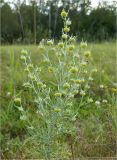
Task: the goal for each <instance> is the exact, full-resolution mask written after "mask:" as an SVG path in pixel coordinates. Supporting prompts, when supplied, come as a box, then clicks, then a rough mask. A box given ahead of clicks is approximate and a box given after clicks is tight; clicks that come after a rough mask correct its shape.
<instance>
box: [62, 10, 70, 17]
mask: <svg viewBox="0 0 117 160" xmlns="http://www.w3.org/2000/svg"><path fill="white" fill-rule="evenodd" d="M67 16H68V13H67V12H66V11H65V10H64V9H63V10H62V12H61V17H62V18H66V17H67Z"/></svg>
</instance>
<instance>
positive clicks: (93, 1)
mask: <svg viewBox="0 0 117 160" xmlns="http://www.w3.org/2000/svg"><path fill="white" fill-rule="evenodd" d="M5 1H6V2H13V1H15V0H5ZM20 1H22V0H20ZM26 1H27V2H28V0H26ZM103 1H106V2H109V3H112V2H113V1H114V0H91V5H92V7H96V6H97V5H98V3H99V2H103ZM115 1H116V0H115Z"/></svg>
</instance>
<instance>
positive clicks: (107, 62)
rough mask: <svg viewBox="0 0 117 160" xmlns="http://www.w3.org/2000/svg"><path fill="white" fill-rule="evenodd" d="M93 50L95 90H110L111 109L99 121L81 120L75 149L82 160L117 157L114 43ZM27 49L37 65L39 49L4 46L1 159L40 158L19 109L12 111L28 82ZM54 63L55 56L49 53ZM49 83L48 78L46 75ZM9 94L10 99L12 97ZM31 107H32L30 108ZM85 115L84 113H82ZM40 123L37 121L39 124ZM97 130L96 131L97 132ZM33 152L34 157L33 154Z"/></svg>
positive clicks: (94, 119) (98, 118)
mask: <svg viewBox="0 0 117 160" xmlns="http://www.w3.org/2000/svg"><path fill="white" fill-rule="evenodd" d="M89 48H90V49H91V50H92V57H93V60H92V64H93V65H94V67H96V68H97V69H98V71H99V72H98V73H97V75H96V76H95V81H96V86H95V88H96V89H95V90H96V93H97V96H99V95H98V94H100V93H98V88H99V85H100V84H104V85H106V86H107V88H108V92H109V93H108V96H107V97H108V99H109V102H110V104H111V105H110V106H109V107H108V108H104V109H103V110H102V109H101V110H100V112H101V113H102V114H101V116H100V117H90V118H85V117H87V113H86V111H83V113H81V115H82V116H81V117H79V121H80V124H79V123H78V125H80V129H81V130H80V132H79V134H80V139H79V140H78V144H75V146H77V147H76V148H74V154H75V155H76V156H79V157H114V156H115V152H116V151H115V150H116V142H115V141H116V133H115V131H116V119H115V117H116V111H115V96H114V94H112V91H111V88H115V87H116V85H117V84H116V69H115V66H116V45H115V43H114V42H113V43H110V42H105V43H100V44H93V43H91V44H89ZM22 49H27V50H28V51H29V52H31V55H32V61H33V62H34V64H36V65H38V64H39V63H40V61H41V58H42V54H43V53H42V52H41V51H40V50H39V49H38V47H37V46H33V45H29V46H23V45H19V46H18V45H13V46H1V60H2V61H1V64H0V65H1V66H0V67H1V84H0V86H1V93H2V94H1V97H0V99H1V117H2V118H1V136H0V137H1V145H2V148H1V149H2V157H3V158H7V159H9V158H10V159H13V158H23V157H24V158H30V157H38V155H37V153H35V152H34V150H32V146H33V143H32V141H28V142H26V141H27V139H28V138H29V135H28V134H27V132H26V129H25V123H24V122H21V121H20V120H19V112H18V111H17V110H16V108H13V107H11V106H12V105H11V104H10V103H12V101H11V100H12V99H13V96H14V92H16V94H17V93H19V92H20V90H21V88H22V82H23V81H25V79H26V75H25V73H24V68H23V65H22V64H21V61H20V52H21V50H22ZM50 56H51V57H52V58H53V60H54V53H50ZM43 77H44V78H45V80H46V81H48V78H49V79H51V78H52V77H49V75H47V73H46V74H44V75H43ZM9 92H10V93H11V95H9ZM25 96H26V98H27V99H31V97H30V93H28V94H25ZM28 107H31V105H30V104H28ZM81 112H82V111H81ZM36 123H38V121H37V122H36ZM95 127H97V130H95V129H96V128H95ZM31 151H33V154H32V152H31Z"/></svg>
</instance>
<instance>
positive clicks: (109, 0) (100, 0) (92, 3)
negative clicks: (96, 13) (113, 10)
mask: <svg viewBox="0 0 117 160" xmlns="http://www.w3.org/2000/svg"><path fill="white" fill-rule="evenodd" d="M105 1H106V2H109V3H112V2H113V0H105ZM99 2H103V0H91V5H92V7H96V6H97V5H98V3H99Z"/></svg>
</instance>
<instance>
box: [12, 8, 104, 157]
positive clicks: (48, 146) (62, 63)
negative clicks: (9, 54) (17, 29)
mask: <svg viewBox="0 0 117 160" xmlns="http://www.w3.org/2000/svg"><path fill="white" fill-rule="evenodd" d="M61 17H62V19H63V22H64V28H63V30H62V37H61V40H60V42H59V43H58V44H57V45H54V40H48V41H47V46H45V45H44V44H43V43H40V45H39V50H43V59H42V61H40V65H39V66H34V65H33V63H32V62H31V56H30V54H29V53H28V52H27V51H26V50H22V52H21V59H22V61H23V62H24V65H25V71H26V72H27V81H26V82H25V83H24V84H23V86H24V87H25V88H27V89H28V90H29V91H31V93H32V94H33V97H34V103H35V106H36V109H35V116H36V117H37V119H38V120H39V123H37V125H35V123H34V122H33V120H32V118H30V114H28V112H29V110H28V111H27V110H26V108H25V107H23V105H22V103H21V100H20V99H15V103H16V105H17V106H18V109H19V110H20V112H21V116H20V119H21V120H25V121H26V122H27V129H28V132H29V133H30V134H31V135H32V136H34V137H35V139H36V143H38V146H39V150H38V149H37V151H38V153H39V156H40V157H41V158H45V159H52V158H55V159H56V158H57V157H59V158H60V159H61V158H62V159H67V158H69V157H70V156H73V152H72V151H71V148H70V146H69V145H70V144H69V143H68V141H70V140H71V139H72V138H73V137H75V135H77V125H76V122H77V117H78V114H79V110H80V108H82V107H85V106H87V105H89V104H92V103H94V105H98V106H99V105H100V102H99V101H96V102H95V101H94V99H93V95H92V93H91V89H90V86H91V84H92V83H93V78H92V77H93V74H95V73H96V72H97V70H96V69H92V66H91V64H90V61H91V60H92V57H91V52H90V51H89V50H88V49H87V43H86V42H83V41H82V42H81V43H80V45H79V46H78V47H76V44H75V43H76V37H74V36H70V35H69V32H70V25H71V24H72V23H71V21H70V19H69V18H68V13H67V12H66V11H65V10H63V11H62V12H61ZM50 52H51V53H52V54H54V57H55V58H54V61H53V60H52V57H51V55H50V54H49V53H50ZM44 73H45V74H46V75H47V77H48V78H47V81H46V79H44V78H43V74H44ZM105 102H106V101H105ZM67 140H68V141H67Z"/></svg>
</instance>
